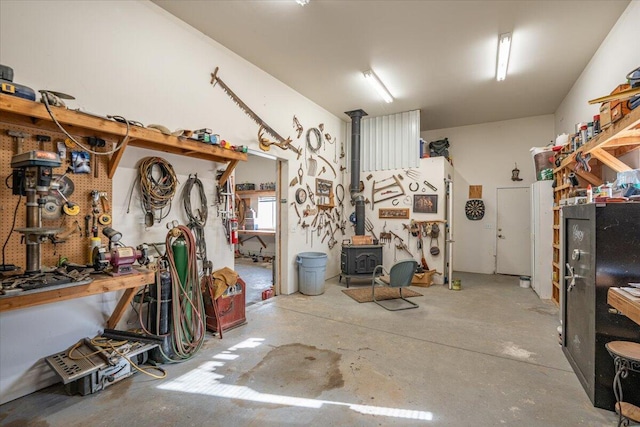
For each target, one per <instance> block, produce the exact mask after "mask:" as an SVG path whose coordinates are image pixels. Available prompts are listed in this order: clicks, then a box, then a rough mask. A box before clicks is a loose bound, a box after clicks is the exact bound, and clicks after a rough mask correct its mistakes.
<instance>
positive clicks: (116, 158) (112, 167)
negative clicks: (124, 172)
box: [107, 138, 132, 179]
mask: <svg viewBox="0 0 640 427" xmlns="http://www.w3.org/2000/svg"><path fill="white" fill-rule="evenodd" d="M131 139H132V138H129V139H127V140H126V141H124V142H123V143H122V145H121V146H120V149H119V150H118V151H116V152H115V153H113V155H112V156H111V158H110V159H109V166H108V168H107V176H108V177H109V179H113V176H114V175H115V174H116V169H117V168H118V164H119V163H120V160H122V155H123V154H124V150H126V148H127V145H128V144H129V142H131Z"/></svg>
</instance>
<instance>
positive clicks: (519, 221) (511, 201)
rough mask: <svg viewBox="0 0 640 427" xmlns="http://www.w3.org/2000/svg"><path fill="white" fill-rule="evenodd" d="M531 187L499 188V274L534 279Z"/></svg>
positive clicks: (497, 266)
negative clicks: (532, 270) (532, 273)
mask: <svg viewBox="0 0 640 427" xmlns="http://www.w3.org/2000/svg"><path fill="white" fill-rule="evenodd" d="M529 192H530V190H529V187H509V188H498V194H497V216H498V217H497V221H496V273H497V274H510V275H518V276H520V275H524V276H530V275H531V244H530V241H531V222H530V215H531V207H530V205H531V199H530V195H529Z"/></svg>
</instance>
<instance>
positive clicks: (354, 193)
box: [345, 110, 367, 236]
mask: <svg viewBox="0 0 640 427" xmlns="http://www.w3.org/2000/svg"><path fill="white" fill-rule="evenodd" d="M345 114H346V115H348V116H349V117H351V186H350V187H349V192H350V194H351V200H352V201H353V203H354V205H355V207H356V236H364V228H365V227H364V220H365V214H364V204H365V203H364V196H363V195H362V194H359V193H360V121H361V119H362V117H364V116H366V115H367V113H365V112H364V110H353V111H346V112H345Z"/></svg>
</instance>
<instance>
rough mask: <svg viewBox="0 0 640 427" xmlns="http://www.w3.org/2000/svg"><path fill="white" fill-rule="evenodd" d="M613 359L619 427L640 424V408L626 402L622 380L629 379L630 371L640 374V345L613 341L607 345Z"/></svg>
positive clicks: (614, 388)
mask: <svg viewBox="0 0 640 427" xmlns="http://www.w3.org/2000/svg"><path fill="white" fill-rule="evenodd" d="M605 347H606V348H607V351H608V352H609V354H610V355H611V357H613V364H614V366H615V370H616V376H615V377H614V378H613V393H614V394H615V396H616V412H617V413H618V427H620V426H621V425H625V426H628V425H629V421H633V422H636V423H640V408H638V407H637V406H635V405H633V404H631V403H626V402H624V401H623V400H624V397H623V395H622V382H621V379H624V378H627V375H628V374H629V371H633V372H640V344H637V343H634V342H629V341H611V342H610V343H607V344H605Z"/></svg>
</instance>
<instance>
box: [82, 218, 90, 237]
mask: <svg viewBox="0 0 640 427" xmlns="http://www.w3.org/2000/svg"><path fill="white" fill-rule="evenodd" d="M89 221H91V215H85V216H84V236H85V237H89V232H90V230H91V229H90V228H89Z"/></svg>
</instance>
